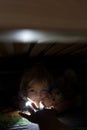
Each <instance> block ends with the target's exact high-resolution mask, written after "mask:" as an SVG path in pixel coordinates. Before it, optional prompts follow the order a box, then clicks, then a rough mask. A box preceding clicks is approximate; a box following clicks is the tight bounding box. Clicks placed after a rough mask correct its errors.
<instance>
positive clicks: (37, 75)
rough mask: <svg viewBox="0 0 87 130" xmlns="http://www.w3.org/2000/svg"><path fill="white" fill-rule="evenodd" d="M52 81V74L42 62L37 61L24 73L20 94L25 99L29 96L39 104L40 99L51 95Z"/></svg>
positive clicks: (42, 99)
mask: <svg viewBox="0 0 87 130" xmlns="http://www.w3.org/2000/svg"><path fill="white" fill-rule="evenodd" d="M52 82H53V79H52V76H51V74H50V73H49V72H48V71H47V69H46V68H45V67H44V66H43V65H42V64H41V63H37V64H35V65H34V66H32V67H31V68H30V69H29V70H28V71H27V72H26V73H25V74H24V76H23V78H22V80H21V84H20V95H21V97H22V98H23V99H27V97H29V98H30V99H31V100H33V101H34V102H35V103H36V104H37V105H39V102H40V101H44V99H46V98H48V97H50V94H49V87H50V86H51V84H52ZM44 104H45V102H44ZM46 105H48V104H46ZM50 105H51V104H50Z"/></svg>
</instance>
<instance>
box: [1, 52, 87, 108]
mask: <svg viewBox="0 0 87 130" xmlns="http://www.w3.org/2000/svg"><path fill="white" fill-rule="evenodd" d="M36 62H43V63H44V64H45V65H46V66H47V67H48V69H49V70H50V71H51V72H52V74H53V75H54V76H60V75H62V74H63V73H64V71H65V70H66V69H67V68H72V69H73V70H74V71H75V72H76V75H77V79H78V84H79V86H78V92H79V93H80V94H81V96H82V98H83V103H82V106H83V107H85V108H86V107H87V106H86V100H87V76H86V74H87V55H75V56H71V55H64V56H59V57H58V56H57V57H52V56H51V57H43V56H38V57H34V58H29V57H28V56H27V55H26V54H23V55H19V56H12V57H2V58H0V105H1V106H11V105H13V104H14V102H13V101H15V99H16V100H17V97H18V92H19V83H20V79H21V75H22V74H23V72H24V70H26V69H27V68H28V67H29V66H31V65H32V64H34V63H36Z"/></svg>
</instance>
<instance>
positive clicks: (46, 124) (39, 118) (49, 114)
mask: <svg viewBox="0 0 87 130" xmlns="http://www.w3.org/2000/svg"><path fill="white" fill-rule="evenodd" d="M41 105H42V106H43V108H42V110H41V109H38V108H37V106H36V105H35V104H34V103H32V110H31V108H29V109H30V112H31V115H27V114H25V113H23V112H19V114H20V115H21V116H22V117H24V118H26V119H28V120H29V121H31V122H33V123H38V124H39V126H40V129H41V130H54V129H55V130H69V129H68V128H67V127H66V126H65V125H63V124H62V123H60V122H59V121H58V119H57V118H56V113H55V111H54V109H53V108H52V109H51V108H46V107H45V106H44V105H43V104H41Z"/></svg>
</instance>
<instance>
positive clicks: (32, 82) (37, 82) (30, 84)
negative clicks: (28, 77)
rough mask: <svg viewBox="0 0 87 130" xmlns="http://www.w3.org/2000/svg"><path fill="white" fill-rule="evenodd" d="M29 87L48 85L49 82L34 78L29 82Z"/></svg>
mask: <svg viewBox="0 0 87 130" xmlns="http://www.w3.org/2000/svg"><path fill="white" fill-rule="evenodd" d="M28 86H29V88H31V87H35V86H38V87H43V88H44V87H48V83H47V82H46V81H36V80H32V81H31V82H29V83H28Z"/></svg>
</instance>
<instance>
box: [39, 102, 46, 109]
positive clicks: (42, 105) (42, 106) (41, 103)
mask: <svg viewBox="0 0 87 130" xmlns="http://www.w3.org/2000/svg"><path fill="white" fill-rule="evenodd" d="M39 106H40V110H42V109H44V108H45V105H44V104H43V102H42V101H40V103H39Z"/></svg>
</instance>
